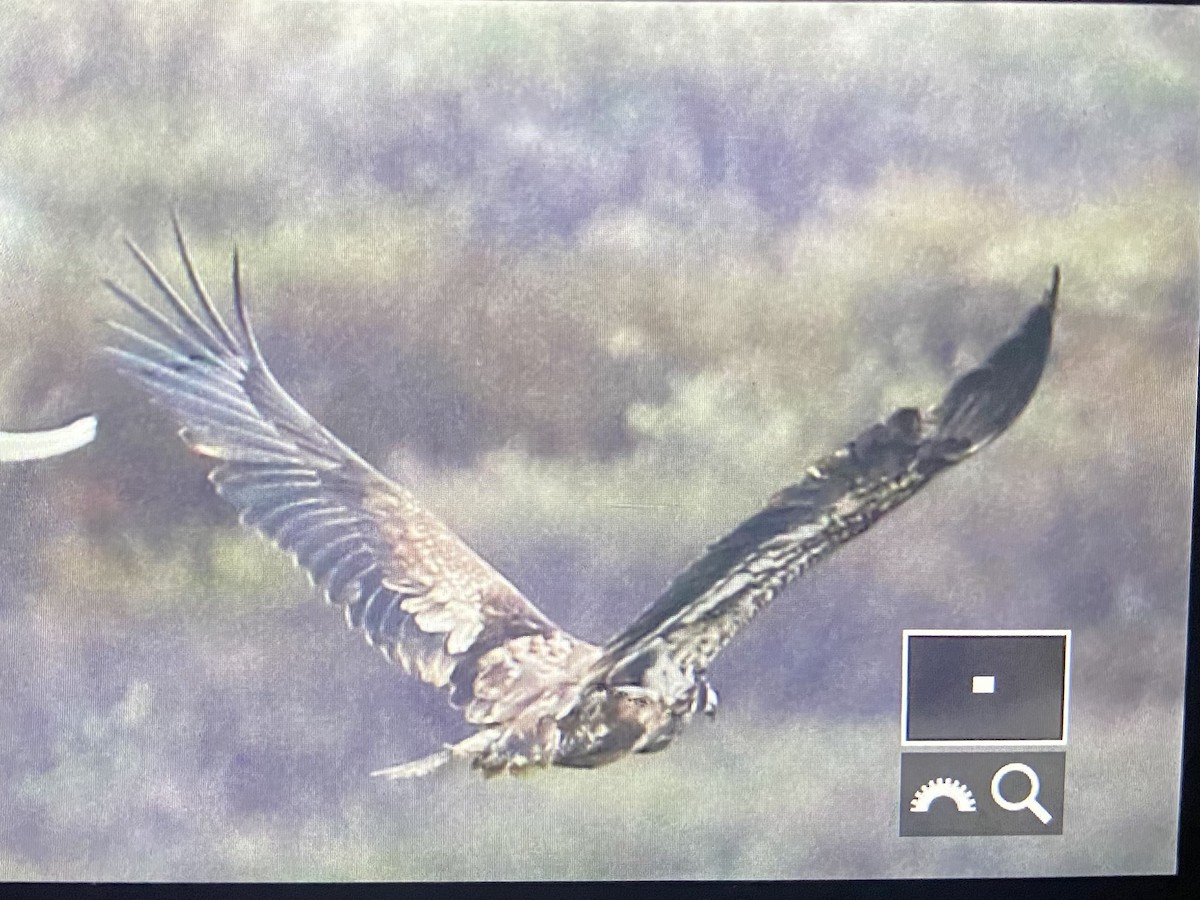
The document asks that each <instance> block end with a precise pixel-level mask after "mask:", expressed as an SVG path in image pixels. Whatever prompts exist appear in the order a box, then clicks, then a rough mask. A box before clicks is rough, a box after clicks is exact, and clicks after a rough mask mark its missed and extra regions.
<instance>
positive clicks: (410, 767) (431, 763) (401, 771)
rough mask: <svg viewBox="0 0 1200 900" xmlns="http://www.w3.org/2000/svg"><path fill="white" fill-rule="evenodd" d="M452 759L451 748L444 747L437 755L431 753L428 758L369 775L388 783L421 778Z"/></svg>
mask: <svg viewBox="0 0 1200 900" xmlns="http://www.w3.org/2000/svg"><path fill="white" fill-rule="evenodd" d="M453 758H454V753H453V750H452V748H450V747H446V748H445V749H442V750H439V751H438V752H437V753H431V754H430V755H429V756H425V757H422V758H421V759H416V760H413V761H412V762H407V763H402V764H400V765H398V766H388V767H386V768H383V769H376V770H375V771H374V772H372V773H371V775H372V777H374V778H386V779H388V780H389V781H397V780H399V779H401V778H421V777H423V776H425V775H428V774H429V773H430V772H434V771H436V770H438V769H440V768H441V767H442V766H444V765H445V764H446V763H448V762H450V760H451V759H453Z"/></svg>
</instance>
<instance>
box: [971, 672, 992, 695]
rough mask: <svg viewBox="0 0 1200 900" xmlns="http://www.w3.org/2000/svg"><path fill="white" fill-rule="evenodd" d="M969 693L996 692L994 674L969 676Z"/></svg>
mask: <svg viewBox="0 0 1200 900" xmlns="http://www.w3.org/2000/svg"><path fill="white" fill-rule="evenodd" d="M971 693H972V694H994V693H996V676H995V675H974V676H972V678H971Z"/></svg>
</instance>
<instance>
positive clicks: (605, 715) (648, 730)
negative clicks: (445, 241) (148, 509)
mask: <svg viewBox="0 0 1200 900" xmlns="http://www.w3.org/2000/svg"><path fill="white" fill-rule="evenodd" d="M174 226H175V237H176V241H177V243H178V248H179V253H180V256H181V258H182V260H183V264H184V268H185V271H186V273H187V278H188V281H189V282H190V285H191V289H192V292H193V294H194V295H195V300H194V302H193V303H191V304H189V303H188V302H187V301H185V300H184V299H183V298H182V297H181V296H180V295H179V294H178V293H177V292H176V291H175V289H174V288H173V287H172V286H171V285H170V284H169V283H168V282H167V281H166V279H165V278H164V277H163V276H162V275H161V274H160V273H159V272H158V271H157V269H156V268H155V267H154V265H153V263H151V262H150V260H149V259H148V258H147V257H146V256H145V254H143V253H142V252H141V250H139V249H138V248H137V247H136V246H135V245H134V244H132V243H130V244H129V246H130V249H131V251H132V252H133V254H134V256H135V258H136V259H137V261H138V263H139V264H140V265H141V267H142V268H143V270H144V271H145V272H146V274H147V276H148V277H149V279H150V281H151V282H152V283H153V284H154V285H155V287H156V288H157V290H158V291H159V293H160V294H161V295H162V300H163V303H162V308H158V307H155V306H152V305H151V304H149V303H146V302H145V301H143V300H141V299H139V298H138V297H137V296H135V295H134V294H132V293H130V292H129V291H127V290H125V289H124V288H122V287H120V286H119V285H117V284H115V283H113V282H107V281H106V282H105V284H106V285H107V286H108V288H109V289H110V290H111V291H112V292H113V293H114V294H116V296H117V297H119V298H120V299H121V300H123V301H124V302H125V303H126V304H127V305H128V306H129V307H130V308H131V309H133V310H134V312H136V313H137V314H138V316H140V317H141V319H142V320H143V323H144V331H139V330H136V329H133V328H130V327H127V326H125V325H122V324H120V323H116V322H113V323H110V324H111V325H112V327H113V328H114V329H116V331H117V332H118V334H119V335H120V338H121V340H120V346H113V347H109V348H107V349H108V351H109V352H110V353H112V354H113V356H114V357H115V358H116V360H117V362H118V365H119V366H120V368H121V369H122V370H123V371H125V372H127V373H128V374H130V375H131V376H133V377H134V378H136V379H137V380H138V381H139V382H141V383H142V384H143V385H144V386H145V387H146V388H147V389H148V391H149V393H150V394H151V396H152V398H153V399H154V400H155V401H156V402H158V403H159V404H161V405H163V406H164V407H166V408H167V409H169V410H170V411H171V412H172V413H173V414H174V415H175V417H176V418H177V420H178V421H179V423H180V426H181V428H180V436H181V437H182V438H183V440H184V441H185V443H186V444H187V445H188V446H189V447H190V448H191V449H192V450H193V451H194V452H196V453H198V454H199V455H201V456H204V457H207V458H209V459H211V460H212V461H213V468H212V470H211V472H210V474H209V479H210V480H211V481H212V483H213V485H214V487H215V488H216V490H217V492H218V493H219V494H221V496H223V497H225V498H226V499H227V500H228V501H229V502H230V503H232V504H233V506H234V507H235V508H236V509H237V510H238V512H239V517H240V519H241V521H242V522H243V523H244V524H246V525H249V526H252V527H254V528H255V529H257V530H258V531H260V532H261V533H262V534H264V535H265V536H266V537H268V538H269V539H271V540H272V541H273V542H274V543H276V544H277V545H278V546H280V547H281V548H282V549H284V550H285V551H287V552H288V553H290V554H291V555H292V556H293V558H294V559H295V560H296V561H297V563H298V564H299V565H300V566H302V567H303V568H304V569H305V570H306V571H307V572H308V573H309V574H310V576H311V577H312V579H313V580H314V582H315V583H317V584H319V585H320V586H321V588H322V589H323V591H324V593H325V596H326V598H327V599H328V601H329V602H330V603H332V604H334V605H337V606H340V607H342V609H343V610H344V613H345V616H346V620H347V622H348V623H349V624H350V626H351V627H353V628H356V629H359V630H361V631H362V632H363V633H364V635H365V636H366V638H367V640H368V641H369V642H370V643H371V644H372V645H374V646H377V647H378V648H379V649H380V650H381V651H382V652H383V653H384V654H385V655H386V656H387V657H388V658H389V659H390V660H392V661H393V662H396V663H398V664H400V665H401V666H403V667H404V669H405V670H406V671H408V672H411V673H412V674H414V675H416V676H417V677H419V678H421V679H422V680H423V681H426V682H429V683H430V684H433V685H435V686H437V687H444V688H447V689H448V690H449V691H450V694H451V700H452V702H453V703H454V704H455V705H456V706H458V707H460V708H461V709H462V710H463V713H464V715H465V717H466V719H467V721H468V722H469V723H470V724H472V725H474V726H476V729H477V730H476V731H475V732H474V733H473V734H472V735H471V736H470V737H468V738H467V739H466V740H464V741H461V742H459V743H458V744H455V745H453V746H451V747H446V748H445V749H443V750H442V751H439V752H438V753H435V754H433V755H432V756H430V757H426V758H425V759H422V760H418V761H417V762H414V763H408V764H405V765H401V766H395V767H391V768H388V769H383V770H380V771H379V772H377V773H376V774H381V775H385V776H388V777H408V776H414V775H421V774H425V773H426V772H429V771H432V770H433V769H435V768H437V767H438V766H439V765H441V764H443V763H445V762H447V761H449V760H451V759H454V758H462V759H466V760H469V761H470V763H471V764H472V765H473V766H475V767H476V768H479V769H482V770H483V771H484V772H485V773H488V774H493V773H497V772H515V771H520V770H523V769H527V768H529V767H532V766H545V765H561V766H573V767H593V766H598V765H603V764H605V763H607V762H611V761H612V760H615V759H618V758H620V757H622V756H624V755H627V754H629V753H635V752H650V751H654V750H659V749H662V748H663V747H665V746H666V745H667V744H668V743H669V742H670V741H671V739H672V738H673V737H674V736H675V735H676V734H678V733H679V731H680V730H681V729H682V728H683V726H684V725H686V724H687V722H688V721H689V720H690V719H691V718H692V717H693V716H694V715H695V714H696V713H698V712H706V713H712V712H713V711H714V710H715V708H716V693H715V692H714V691H713V690H712V688H711V687H709V685H708V683H707V680H706V678H705V672H706V670H707V668H708V666H709V664H710V663H711V662H712V660H713V658H714V657H715V656H716V654H717V653H718V652H719V651H720V650H721V649H722V648H723V647H724V646H725V645H726V644H727V643H728V641H729V640H730V639H731V638H732V637H733V635H734V634H736V633H737V631H738V630H740V629H741V628H742V627H743V626H744V625H745V624H746V623H747V622H749V621H750V619H751V618H753V616H754V615H755V614H756V613H757V612H758V611H759V610H761V609H762V608H763V607H764V606H766V605H767V603H769V602H770V601H771V600H772V599H773V598H774V597H775V596H776V595H777V594H778V593H779V591H780V590H782V589H783V587H784V586H785V585H786V584H787V583H788V582H789V581H791V580H792V579H793V578H795V577H796V576H797V575H799V574H800V573H802V572H804V571H805V570H806V569H808V568H809V567H810V566H811V565H813V564H814V563H815V562H816V561H818V560H819V559H821V558H823V557H824V556H826V555H828V554H829V553H830V552H832V551H833V550H834V549H836V548H837V547H838V546H840V545H841V544H843V543H845V542H846V541H848V540H850V539H851V538H853V537H854V536H855V535H857V534H861V533H862V532H863V531H865V530H866V529H867V528H869V527H870V526H871V525H872V524H873V523H874V522H875V521H877V520H878V519H879V518H880V517H881V516H882V515H884V514H885V513H887V512H888V511H889V510H891V509H894V508H895V507H896V506H898V505H900V504H901V503H903V502H904V501H905V500H906V499H908V498H909V497H911V496H912V495H913V494H914V493H916V492H917V491H918V490H920V489H921V487H923V486H924V485H925V484H927V483H928V482H929V480H930V479H931V478H933V477H934V476H935V475H937V474H938V473H939V472H941V471H942V470H943V469H946V468H948V467H949V466H952V465H954V464H955V463H957V462H960V461H961V460H963V459H965V458H966V457H968V456H970V455H971V454H973V453H975V452H976V451H977V450H979V449H980V448H981V447H983V446H984V445H985V444H987V443H988V442H989V441H990V440H992V439H993V438H995V437H996V436H997V435H999V434H1000V433H1001V432H1003V431H1004V430H1005V429H1006V428H1007V427H1008V426H1009V425H1010V424H1012V422H1013V421H1014V420H1015V419H1016V417H1017V416H1018V415H1019V414H1020V412H1021V411H1022V410H1023V409H1024V408H1025V406H1026V404H1027V403H1028V402H1029V400H1030V398H1031V397H1032V395H1033V393H1034V390H1035V389H1036V387H1037V384H1038V381H1039V379H1040V377H1041V373H1042V369H1043V367H1044V365H1045V362H1046V358H1047V355H1048V353H1049V349H1050V338H1051V331H1052V324H1053V316H1054V309H1055V305H1056V302H1057V297H1058V270H1057V268H1056V269H1055V270H1054V277H1053V281H1052V284H1051V287H1050V289H1049V290H1048V291H1047V292H1046V295H1045V297H1044V299H1043V300H1042V302H1041V303H1040V304H1038V305H1037V306H1035V307H1034V308H1033V310H1032V311H1031V312H1030V313H1029V315H1028V317H1027V318H1026V320H1025V322H1024V324H1023V325H1022V326H1021V327H1020V328H1019V329H1018V330H1017V332H1016V333H1015V334H1014V335H1013V336H1012V337H1010V338H1009V339H1008V340H1007V341H1005V342H1004V343H1002V344H1001V345H1000V346H999V347H998V348H997V349H996V350H995V351H994V352H993V353H992V354H991V356H989V357H988V359H987V361H986V362H985V363H984V364H983V365H982V366H980V367H979V368H977V369H974V370H972V371H970V372H968V373H966V374H965V375H963V376H962V377H961V378H959V379H958V380H957V381H956V382H955V383H954V384H953V385H952V386H951V388H950V390H949V392H948V393H947V394H946V397H945V398H944V399H943V401H942V403H941V404H939V405H938V406H937V407H935V408H933V409H931V410H927V411H919V410H916V409H908V408H906V409H902V410H899V411H898V412H896V413H894V414H893V415H892V416H891V417H890V418H888V419H887V420H886V421H885V422H883V423H881V424H879V425H875V426H873V427H872V428H869V429H868V430H867V431H865V432H863V434H861V435H860V436H859V437H858V438H856V439H855V440H854V441H851V442H850V443H849V444H847V445H846V446H845V447H844V448H842V449H841V450H838V451H836V452H835V453H833V454H831V455H829V456H827V457H825V458H824V459H822V460H820V461H819V462H817V463H816V464H814V465H813V466H811V467H809V468H808V469H807V470H806V472H805V474H804V477H803V478H802V480H801V481H800V482H799V483H798V484H795V485H793V486H791V487H789V488H786V489H784V490H783V491H781V492H780V493H778V494H776V496H775V497H773V498H772V499H771V501H770V502H769V503H768V505H767V506H766V508H765V509H763V510H762V511H761V512H759V513H758V514H756V515H755V516H753V517H751V518H750V519H748V520H747V521H746V522H744V523H743V524H741V525H740V526H738V527H737V528H736V529H735V530H734V531H733V532H731V533H730V534H729V535H727V536H726V537H724V538H722V539H721V540H720V541H718V542H717V543H716V544H714V545H712V546H711V547H710V548H709V549H708V551H707V552H706V553H705V555H704V556H702V557H701V558H700V559H699V560H698V561H697V562H696V563H694V564H693V565H692V566H691V567H690V568H688V569H687V570H686V571H685V572H683V573H682V574H681V575H680V576H679V577H678V578H676V579H675V581H674V582H672V584H671V585H670V587H669V588H668V589H667V591H666V592H665V593H664V594H663V595H662V596H661V597H660V598H659V599H658V600H657V601H656V602H655V603H654V604H652V605H651V606H650V607H649V608H648V609H647V610H646V611H645V612H644V613H643V614H642V615H641V616H639V617H638V619H637V620H636V621H635V622H634V623H633V624H632V625H630V626H629V628H627V629H625V630H624V631H623V632H621V633H620V634H618V635H617V636H616V637H614V638H613V639H612V640H610V641H609V642H608V643H607V644H605V645H604V646H603V647H597V646H595V645H593V644H590V643H587V642H586V641H582V640H580V639H579V638H576V637H574V636H572V635H570V634H568V633H567V632H566V631H564V630H563V629H561V628H560V627H559V626H557V625H556V624H555V623H553V622H551V621H550V620H549V619H548V618H546V616H545V615H543V614H542V613H541V612H540V611H539V610H538V609H537V608H536V607H535V606H533V605H532V604H531V603H530V602H529V601H528V600H526V599H525V597H524V596H523V595H522V594H521V593H520V592H519V591H518V590H517V589H516V588H515V587H513V585H512V584H510V583H509V582H508V581H507V580H506V579H505V578H504V577H503V576H502V575H501V574H500V573H499V572H497V571H496V570H495V569H493V568H492V567H491V566H490V565H488V563H486V562H485V561H484V560H483V559H481V558H480V557H479V556H478V555H477V554H476V553H475V552H474V551H473V550H471V548H470V547H468V546H467V545H466V544H465V543H463V541H462V540H460V539H459V538H458V537H457V536H456V535H455V534H454V533H453V532H452V531H450V529H449V528H447V527H446V526H445V525H444V524H442V523H441V522H440V521H438V519H437V518H435V517H434V516H433V515H432V514H431V513H430V512H429V511H428V510H426V509H424V508H423V507H422V506H421V505H420V503H419V502H418V501H417V500H416V498H415V497H413V495H412V494H411V493H410V492H409V491H408V490H406V489H405V488H404V487H402V486H400V485H398V484H396V483H395V482H394V481H391V480H390V479H388V478H387V477H385V476H384V475H383V474H381V473H380V472H379V471H377V470H376V469H375V468H373V467H372V466H371V465H370V464H368V463H367V462H365V461H364V460H363V459H361V458H360V457H359V456H358V455H357V454H355V453H354V451H353V450H351V449H350V448H349V447H347V446H346V445H345V444H343V443H342V442H341V441H339V440H338V439H337V438H336V437H334V436H333V435H332V434H331V433H330V432H329V431H327V430H326V429H325V428H323V427H322V426H321V425H320V424H319V423H318V422H317V421H316V420H315V419H314V418H312V416H310V415H309V414H308V413H307V412H305V410H304V409H303V408H302V407H301V406H300V405H299V404H298V403H296V401H294V400H293V399H292V398H291V397H290V396H289V395H288V394H287V393H286V392H285V391H284V389H283V388H282V387H281V386H280V385H279V383H278V382H277V381H276V380H275V377H274V376H273V375H272V374H271V372H270V370H269V369H268V368H267V364H266V361H265V360H264V359H263V356H262V353H261V351H260V350H259V347H258V343H257V341H256V339H255V336H254V331H253V329H252V327H251V325H250V320H249V316H248V314H247V310H246V305H245V299H244V297H243V294H242V290H241V280H240V271H239V266H238V258H237V254H236V252H235V254H234V258H233V275H232V280H233V308H234V313H235V315H234V319H233V321H232V323H228V322H226V320H225V319H224V318H223V317H222V316H221V315H220V313H219V312H218V310H217V308H216V305H215V304H214V303H213V301H212V299H211V298H210V296H209V294H208V292H207V291H206V289H205V287H204V284H203V283H202V281H201V279H200V277H199V275H198V273H197V272H196V269H195V267H194V265H193V264H192V260H191V258H190V256H189V254H188V251H187V247H186V245H185V243H184V240H183V237H182V234H181V232H180V229H179V225H178V223H177V222H174Z"/></svg>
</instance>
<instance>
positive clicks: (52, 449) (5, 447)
mask: <svg viewBox="0 0 1200 900" xmlns="http://www.w3.org/2000/svg"><path fill="white" fill-rule="evenodd" d="M95 437H96V417H95V416H84V417H83V418H82V419H76V420H75V421H74V422H72V423H71V424H70V425H64V426H63V427H62V428H51V429H48V430H46V431H23V432H11V431H0V462H22V461H25V460H31V459H47V458H49V457H51V456H61V455H62V454H64V453H70V452H71V451H72V450H78V449H79V448H80V447H86V446H87V445H88V444H90V443H91V442H92V441H93V440H94V439H95Z"/></svg>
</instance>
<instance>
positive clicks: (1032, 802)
mask: <svg viewBox="0 0 1200 900" xmlns="http://www.w3.org/2000/svg"><path fill="white" fill-rule="evenodd" d="M1013 772H1020V773H1021V774H1022V775H1024V776H1025V777H1026V778H1028V779H1029V793H1027V794H1026V795H1025V797H1024V798H1022V799H1021V800H1018V801H1017V802H1015V803H1014V802H1013V801H1011V800H1006V799H1005V798H1004V795H1003V794H1001V793H1000V782H1001V781H1003V780H1004V776H1005V775H1011V774H1012V773H1013ZM1041 789H1042V781H1041V779H1040V778H1038V773H1037V772H1035V771H1033V769H1031V768H1029V766H1027V765H1025V764H1024V763H1009V764H1008V765H1006V766H1001V767H1000V768H999V769H997V770H996V774H995V775H993V776H992V799H993V800H995V801H996V805H997V806H999V807H1000V808H1001V809H1007V810H1008V811H1009V812H1017V811H1018V810H1022V809H1027V810H1029V811H1030V812H1031V813H1033V814H1034V815H1035V816H1037V817H1038V818H1039V819H1041V820H1042V824H1043V825H1049V824H1050V820H1051V819H1053V818H1054V816H1052V815H1050V811H1049V810H1048V809H1046V807H1044V806H1042V804H1040V803H1038V792H1039V791H1040V790H1041Z"/></svg>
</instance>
